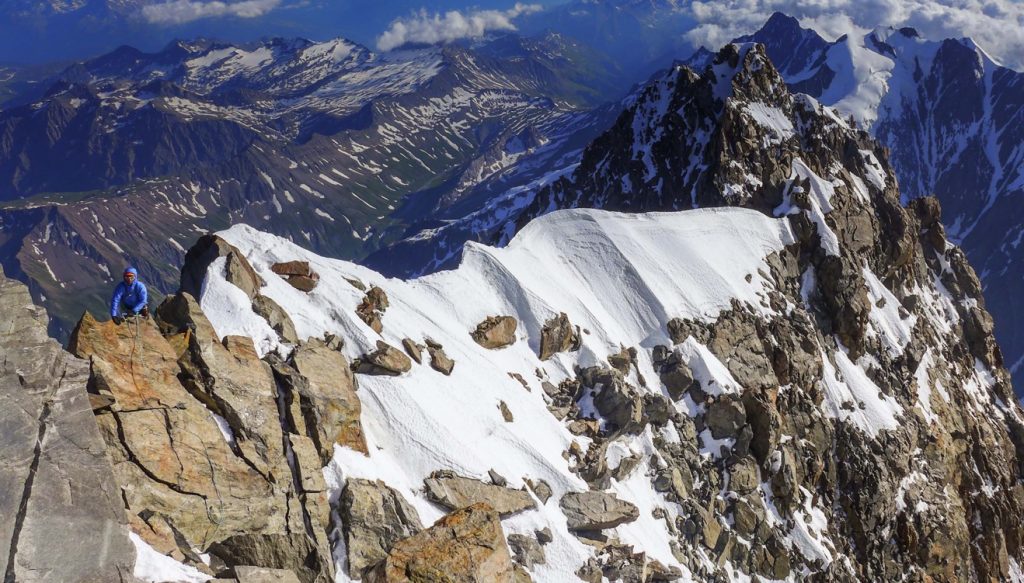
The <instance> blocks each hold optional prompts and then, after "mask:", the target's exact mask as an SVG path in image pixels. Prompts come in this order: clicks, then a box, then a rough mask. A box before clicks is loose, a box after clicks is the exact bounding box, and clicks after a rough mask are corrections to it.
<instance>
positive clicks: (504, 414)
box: [498, 401, 515, 423]
mask: <svg viewBox="0 0 1024 583" xmlns="http://www.w3.org/2000/svg"><path fill="white" fill-rule="evenodd" d="M498 411H501V418H502V419H504V420H505V423H512V422H513V421H515V417H514V416H513V415H512V410H511V409H509V408H508V404H506V403H505V401H498Z"/></svg>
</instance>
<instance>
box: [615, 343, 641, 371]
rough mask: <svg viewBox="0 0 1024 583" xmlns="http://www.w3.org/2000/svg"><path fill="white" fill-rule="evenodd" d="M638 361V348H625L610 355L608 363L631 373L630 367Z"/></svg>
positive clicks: (619, 369) (618, 369) (616, 368)
mask: <svg viewBox="0 0 1024 583" xmlns="http://www.w3.org/2000/svg"><path fill="white" fill-rule="evenodd" d="M635 362H636V348H625V347H623V348H622V350H620V351H618V352H616V353H615V354H609V355H608V364H610V365H612V368H614V369H615V370H617V371H619V372H621V373H622V374H624V375H626V374H629V369H630V367H631V366H633V363H635Z"/></svg>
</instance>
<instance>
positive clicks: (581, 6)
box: [516, 0, 696, 82]
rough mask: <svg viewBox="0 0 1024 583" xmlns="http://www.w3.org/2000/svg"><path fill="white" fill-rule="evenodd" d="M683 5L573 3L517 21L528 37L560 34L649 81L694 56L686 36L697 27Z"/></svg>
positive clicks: (638, 0) (678, 0)
mask: <svg viewBox="0 0 1024 583" xmlns="http://www.w3.org/2000/svg"><path fill="white" fill-rule="evenodd" d="M687 4H688V3H687V2H684V1H682V0H572V1H570V2H566V3H564V4H558V5H555V6H550V7H548V8H547V9H546V10H544V11H542V12H538V13H535V14H531V15H526V16H523V17H522V18H520V19H519V20H517V21H516V24H517V26H518V28H519V29H520V31H522V32H523V33H524V34H538V33H543V32H545V31H553V32H558V33H560V34H564V35H566V36H569V37H572V38H576V39H578V40H580V41H582V42H583V43H584V44H586V45H588V46H591V47H593V48H594V50H597V51H600V52H602V53H604V54H605V55H608V56H609V58H611V59H613V60H614V61H615V62H616V63H618V64H619V66H621V67H622V68H623V69H624V70H625V71H627V72H628V73H629V74H630V77H629V81H631V82H637V81H640V80H642V79H645V78H646V77H648V76H649V75H651V74H652V73H654V72H655V71H656V70H658V69H661V68H663V67H665V66H666V65H667V64H668V63H670V62H672V60H673V59H674V58H677V57H679V56H686V55H689V54H690V53H692V52H693V46H692V43H691V42H690V41H688V40H686V39H685V38H684V36H683V35H685V34H686V32H687V31H689V30H690V29H692V28H693V27H694V25H695V24H696V21H695V20H694V19H693V16H692V15H691V13H692V11H691V9H690V7H689V6H688V5H687Z"/></svg>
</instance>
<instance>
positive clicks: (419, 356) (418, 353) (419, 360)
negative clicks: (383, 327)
mask: <svg viewBox="0 0 1024 583" xmlns="http://www.w3.org/2000/svg"><path fill="white" fill-rule="evenodd" d="M402 348H404V349H405V353H406V354H408V355H409V358H411V359H413V361H414V362H415V363H416V364H423V346H422V345H421V344H419V343H418V342H416V341H415V340H413V339H412V338H402Z"/></svg>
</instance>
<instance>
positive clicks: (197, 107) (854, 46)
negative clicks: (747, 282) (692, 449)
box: [0, 2, 1024, 385]
mask: <svg viewBox="0 0 1024 583" xmlns="http://www.w3.org/2000/svg"><path fill="white" fill-rule="evenodd" d="M577 4H579V5H577ZM606 8H607V6H605V5H604V4H603V3H594V4H589V3H582V4H580V3H575V4H568V5H565V6H560V7H553V8H551V9H550V10H548V11H545V12H544V13H543V14H544V18H541V15H540V14H538V15H532V16H531V17H530V18H535V19H540V20H529V19H527V20H524V21H523V22H522V29H523V30H524V31H529V30H533V28H531V27H541V25H542V24H546V25H548V28H549V29H554V28H565V27H569V24H567V23H571V22H575V23H577V24H579V23H590V24H587V25H586V26H584V25H583V24H579V28H580V30H583V29H587V30H599V31H603V32H600V35H603V36H600V39H604V40H599V37H597V36H595V37H593V38H589V39H588V40H589V42H592V43H598V44H600V45H601V49H600V50H597V49H593V48H590V47H589V46H588V45H587V44H586V43H584V42H582V41H580V40H577V39H575V38H574V37H572V36H570V35H568V34H561V33H547V34H545V35H543V36H539V37H522V36H518V35H500V36H497V37H490V38H488V39H485V40H483V41H479V42H465V43H461V44H460V43H456V44H454V45H450V46H447V47H444V48H438V47H410V48H408V49H405V50H400V51H396V52H392V53H383V54H377V53H374V52H372V51H370V50H368V49H366V48H364V47H362V46H360V45H357V44H355V43H352V42H350V41H346V40H343V39H337V40H334V41H330V42H325V43H313V42H310V41H303V40H284V39H276V40H270V41H266V42H261V43H254V44H242V45H234V44H225V43H218V42H214V41H202V40H200V41H192V42H175V43H172V44H171V45H169V46H168V47H166V48H165V49H163V50H161V51H159V52H155V53H144V52H141V51H138V50H135V49H132V48H129V47H123V48H121V49H118V50H117V51H114V52H112V53H110V54H107V55H105V56H102V57H99V58H97V59H93V60H89V61H86V62H83V63H79V64H75V65H72V66H70V67H67V68H65V69H63V70H62V71H61V72H60V73H58V74H56V75H53V74H51V73H44V72H41V71H39V70H35V71H32V72H25V71H24V69H11V70H10V71H11V72H10V73H8V74H7V75H8V77H9V78H10V79H11V81H10V82H9V83H8V85H7V86H5V87H8V88H9V89H8V91H10V94H11V95H12V97H11V98H10V100H9V101H8V104H9V105H8V106H7V107H6V109H4V110H3V111H2V112H0V137H2V139H0V184H2V186H0V199H3V201H4V202H2V203H0V206H2V208H0V222H2V224H3V225H4V229H3V231H2V232H0V263H2V264H3V265H4V267H5V269H6V270H7V272H8V273H9V274H11V275H13V276H15V277H18V278H21V279H22V280H25V281H28V282H29V283H30V288H31V289H32V291H33V294H34V296H35V297H36V299H37V300H39V301H42V302H43V303H44V304H45V305H47V307H48V309H50V311H51V313H52V314H54V316H55V318H56V320H55V322H54V328H53V331H54V333H56V334H58V335H66V334H67V332H68V331H69V330H70V325H71V323H72V322H73V321H74V319H75V318H77V315H78V314H79V313H80V312H81V310H82V309H83V308H84V306H85V305H87V304H91V303H95V302H98V301H100V300H101V299H102V296H103V295H104V294H105V292H106V287H108V286H109V285H110V282H111V280H112V279H113V278H112V277H111V276H110V275H109V274H111V273H115V272H116V271H117V270H118V269H120V267H119V265H120V264H121V263H123V262H125V261H132V262H140V263H141V265H142V266H143V268H144V270H145V271H146V272H147V273H148V274H149V275H148V276H149V278H150V279H151V281H152V282H153V283H154V284H155V287H156V288H158V289H160V290H162V291H169V290H171V289H173V282H174V280H175V272H176V270H175V266H176V264H177V262H178V261H180V258H181V256H182V254H183V253H184V249H185V248H186V247H187V246H188V245H189V243H190V242H191V240H192V239H194V237H195V235H196V234H198V233H200V232H205V230H207V229H211V228H213V229H216V228H221V227H226V226H227V225H229V224H231V223H234V222H239V221H244V222H247V223H250V224H253V225H255V226H257V227H260V228H269V229H271V230H272V231H273V232H275V233H277V234H280V235H283V236H287V237H290V238H291V239H293V240H296V241H306V242H307V243H308V244H309V245H310V246H311V247H312V248H313V249H314V250H316V251H317V252H320V253H324V254H328V255H334V256H340V257H350V258H365V261H366V263H367V264H368V265H371V266H373V267H375V268H377V269H380V270H381V271H383V272H385V273H388V274H391V275H404V276H409V275H415V274H423V273H429V272H431V271H434V270H436V269H441V268H450V267H453V266H454V265H455V264H456V263H457V261H458V258H459V257H460V253H461V249H462V245H463V243H464V242H465V241H466V240H475V241H483V242H488V243H496V244H501V243H503V242H507V241H508V240H509V239H510V238H511V236H512V235H513V234H514V233H515V232H516V230H517V229H518V228H519V227H521V226H522V225H524V224H526V222H527V221H528V219H529V218H530V217H532V216H534V215H535V214H537V213H538V212H541V210H553V209H554V208H558V204H555V205H553V206H549V207H547V208H546V209H539V208H536V205H534V207H535V208H533V209H532V210H529V209H530V206H531V204H532V203H533V201H534V199H535V197H536V195H537V193H538V192H539V191H541V190H544V189H549V190H550V189H551V188H550V187H551V185H552V184H553V183H556V182H558V181H559V180H562V182H565V181H571V180H574V179H573V178H572V175H573V173H576V174H580V175H584V174H587V173H591V172H593V171H594V170H595V167H594V164H595V163H596V162H597V161H599V159H600V151H601V149H602V148H603V146H602V144H601V143H600V142H599V141H598V142H594V140H595V139H596V138H598V137H599V136H600V135H601V134H602V132H604V131H605V130H608V129H610V128H613V126H616V127H617V126H618V125H621V124H623V123H626V122H625V121H623V120H622V118H621V116H622V115H627V114H625V113H622V112H623V110H626V111H628V110H629V109H630V108H631V107H632V106H633V104H634V103H635V102H636V101H637V100H638V99H639V96H641V95H643V93H644V92H645V91H655V90H656V89H654V88H656V87H657V86H658V84H663V83H665V82H667V80H668V79H670V78H671V77H672V76H673V75H675V74H676V73H673V72H672V71H677V67H672V68H670V69H669V70H668V71H669V72H668V73H664V72H663V73H658V74H654V76H653V77H652V78H651V80H650V81H649V82H646V83H642V84H640V85H639V86H637V87H635V88H634V89H633V90H631V91H627V90H626V89H627V88H626V87H625V86H624V85H623V83H624V82H625V81H624V80H625V79H627V78H628V77H629V75H628V74H627V72H626V71H624V70H623V66H624V65H623V63H626V61H625V60H623V59H622V58H618V59H612V58H609V56H608V54H609V53H611V52H616V50H617V49H616V50H613V49H614V47H615V46H618V45H615V42H617V41H615V39H619V40H620V41H621V42H628V39H630V38H637V34H636V30H634V29H638V28H642V27H644V26H652V25H653V24H654V23H655V21H657V23H659V26H660V25H661V24H664V26H665V27H668V28H671V27H674V26H679V27H684V28H685V26H687V25H686V24H685V23H684V22H682V21H679V22H676V21H675V20H673V18H684V16H685V12H684V11H682V10H679V9H678V7H676V6H675V5H673V4H672V3H663V2H655V3H647V2H636V3H631V4H628V6H621V7H619V12H617V13H621V14H624V15H627V16H628V17H626V16H624V17H623V18H622V19H620V20H618V21H615V22H617V23H618V24H617V26H619V27H620V28H614V27H613V28H607V27H606V28H602V27H601V26H596V24H595V23H600V22H604V23H607V22H609V15H608V14H606V13H605V12H604V11H605V9H606ZM659 15H660V16H659ZM669 15H674V16H671V18H670V17H669ZM652 19H653V20H652ZM556 25H557V26H556ZM563 25H564V26H563ZM591 25H595V26H591ZM570 28H571V27H570ZM538 30H539V28H538ZM567 30H568V29H567ZM659 30H660V29H659ZM663 32H664V31H661V32H659V33H658V34H654V33H651V34H649V35H646V36H645V35H641V37H642V38H643V39H644V41H643V42H645V43H646V42H648V41H649V42H651V43H655V41H657V42H661V41H660V40H658V39H665V38H667V37H666V34H662V33H663ZM574 34H577V35H580V34H582V33H580V32H579V31H577V32H576V33H574ZM595 34H597V33H595ZM737 41H738V42H759V43H762V44H764V46H765V47H766V50H767V51H768V54H769V55H770V56H771V58H772V60H773V61H774V62H776V63H778V70H779V72H780V74H781V75H782V77H783V79H784V80H785V81H786V83H787V85H788V86H789V88H790V89H791V90H792V91H794V92H797V93H803V94H806V95H810V96H811V97H813V98H815V99H816V100H817V101H818V102H820V103H821V104H824V105H827V106H831V107H834V108H835V109H836V111H838V112H839V115H841V116H843V117H851V118H852V119H853V121H854V123H856V124H857V126H858V127H862V128H865V129H867V130H868V131H869V132H870V133H871V134H872V135H873V136H875V137H876V138H877V139H879V140H880V141H881V143H883V144H884V145H885V146H886V147H887V148H888V152H889V154H888V155H889V159H890V160H891V163H892V166H893V168H894V171H895V173H896V176H897V178H898V180H899V184H900V189H901V193H902V196H903V197H904V202H906V201H909V200H910V199H912V198H916V197H920V196H925V195H929V194H934V195H935V196H937V197H938V198H939V200H940V201H942V204H943V207H944V209H945V212H944V214H943V217H944V221H945V224H946V228H947V230H948V233H949V236H950V239H951V240H952V241H954V242H956V243H958V244H960V245H961V246H962V248H963V249H964V250H965V252H966V253H967V254H968V256H969V257H970V258H971V259H972V261H974V262H975V263H976V264H977V265H978V269H979V273H980V275H981V281H982V283H983V286H984V288H985V294H986V301H987V304H986V305H987V306H988V308H989V309H990V310H991V312H992V313H993V314H994V316H995V323H994V326H995V333H996V335H997V337H999V338H1000V340H1001V342H1000V344H1001V346H1002V350H1003V352H1004V353H1005V358H1006V361H1007V366H1008V367H1009V368H1010V370H1011V371H1012V372H1013V373H1014V374H1015V375H1016V376H1017V377H1018V378H1019V377H1020V375H1022V374H1024V337H1022V336H1021V332H1020V330H1021V328H1022V327H1021V325H1020V324H1019V322H1020V319H1021V318H1022V317H1024V316H1022V315H1021V314H1020V313H1019V309H1017V308H1016V303H1015V301H1014V298H1015V297H1016V296H1017V295H1019V292H1022V291H1024V289H1021V287H1022V286H1024V283H1022V281H1024V279H1022V277H1021V276H1020V273H1021V270H1022V269H1024V266H1020V265H1019V263H1020V254H1019V253H1017V252H1016V250H1017V248H1018V246H1019V242H1020V239H1021V236H1022V232H1024V231H1022V230H1021V229H1022V227H1021V226H1020V225H1018V224H1016V221H1015V220H1014V218H1013V217H1015V216H1017V214H1018V213H1017V212H1016V211H1017V210H1018V209H1017V207H1016V206H1015V205H1016V204H1017V201H1019V200H1020V197H1019V196H1018V194H1019V192H1020V190H1021V189H1022V188H1024V177H1022V175H1021V170H1020V168H1021V167H1022V166H1021V164H1020V157H1021V155H1022V150H1021V147H1020V144H1021V143H1024V140H1022V136H1021V135H1020V127H1021V124H1019V123H1017V122H1018V121H1019V120H1018V116H1019V114H1018V112H1019V110H1020V105H1021V101H1022V100H1024V96H1022V90H1021V87H1022V84H1021V81H1020V77H1021V74H1020V73H1017V72H1015V71H1012V70H1010V69H1007V68H1004V67H1001V66H999V65H998V64H996V63H995V62H994V61H993V60H992V59H991V58H989V57H988V56H987V55H986V54H985V53H984V51H983V50H982V49H981V48H979V47H978V46H976V45H975V44H974V43H973V42H972V41H970V40H969V39H947V40H943V41H930V40H926V39H923V38H921V36H920V35H919V34H918V33H917V32H916V31H914V30H912V29H900V30H895V29H879V30H876V31H873V32H871V33H870V34H868V35H866V36H863V37H860V38H853V37H843V38H840V39H838V40H836V41H826V40H825V39H823V38H822V37H821V36H820V35H818V34H817V33H816V32H814V31H812V30H809V29H805V28H801V27H800V25H799V23H798V22H797V21H796V20H795V19H792V18H789V17H786V16H785V15H782V14H776V15H774V16H773V17H772V18H771V19H770V20H769V21H768V22H767V23H766V24H765V26H764V27H763V28H762V29H761V30H759V31H758V32H756V33H754V34H752V35H750V36H748V37H742V38H739V39H737ZM645 46H646V45H645ZM680 50H682V49H681V48H679V47H678V46H677V47H675V48H673V47H672V46H670V45H669V44H665V45H657V46H654V45H651V46H650V47H647V48H645V49H644V50H642V51H639V52H635V53H629V54H637V55H640V54H641V53H642V54H643V57H642V59H640V58H639V57H638V59H640V60H637V61H635V62H629V63H628V64H627V65H628V66H627V69H628V71H629V72H631V73H633V74H634V75H636V74H638V73H637V71H639V70H642V69H643V66H642V64H641V63H640V61H641V60H645V61H644V62H646V63H650V62H657V61H658V60H659V59H657V58H654V57H653V56H652V55H657V54H660V53H661V51H666V52H667V53H669V54H671V53H673V52H676V51H680ZM618 52H619V53H623V51H618ZM626 53H628V51H626ZM623 54H625V53H623ZM712 54H713V53H710V52H708V51H698V52H697V53H696V54H694V55H692V56H690V57H688V58H687V59H685V60H683V61H680V64H685V65H687V66H689V67H690V68H691V69H693V70H694V71H695V72H698V73H699V72H701V71H702V70H703V69H704V68H705V67H706V66H707V65H708V63H709V59H710V58H711V55H712ZM649 57H650V58H652V59H653V61H651V60H647V59H648V58H649ZM666 60H667V59H666ZM19 72H20V73H19ZM12 75H13V76H12ZM18 75H20V77H19V76H18ZM39 79H45V81H42V82H38V81H39ZM30 81H36V82H30ZM623 95H625V97H622V96H623ZM40 112H42V113H40ZM617 116H619V117H620V120H619V122H616V117H617ZM612 133H613V134H617V137H616V138H615V139H618V140H625V139H628V136H626V135H625V133H624V131H623V130H621V129H619V130H615V131H613V132H612ZM143 136H145V137H146V139H141V137H143ZM154 136H156V137H157V138H156V139H153V137H154ZM607 139H610V138H607ZM591 142H594V143H591ZM588 146H589V148H590V149H591V150H593V152H592V153H590V154H586V153H585V152H584V149H585V148H587V147H588ZM641 154H642V152H640V151H639V150H638V151H637V152H634V153H633V156H634V157H638V156H641ZM658 155H659V153H658V152H657V150H656V149H655V151H654V154H652V155H650V156H653V157H652V158H651V160H653V159H654V158H657V156H658ZM587 160H589V162H587ZM625 162H626V161H623V164H625ZM635 162H636V160H634V161H633V162H630V164H633V163H635ZM644 163H646V162H644ZM678 164H679V166H678V167H680V168H681V167H686V165H685V164H682V162H678ZM580 165H582V166H580ZM667 168H675V167H673V166H668V167H665V168H662V170H663V171H664V170H666V169H667ZM618 174H619V175H617V176H615V177H612V178H610V180H611V181H613V182H614V181H615V180H619V181H621V180H623V176H624V175H625V171H624V169H623V168H620V169H619V172H618ZM669 174H671V172H669ZM647 175H648V174H643V173H641V174H634V175H632V176H631V177H630V178H629V180H631V181H633V182H631V183H630V185H629V188H626V186H625V185H620V187H618V190H620V191H622V193H627V194H628V193H630V192H631V189H636V188H641V187H640V184H641V183H642V182H643V181H644V180H643V179H644V178H645V177H646V176H647ZM588 176H589V174H588ZM659 177H661V175H660V174H659ZM693 178H694V177H693V176H689V177H683V178H681V182H680V183H679V184H677V185H676V187H677V188H680V189H684V190H682V191H679V192H678V193H677V195H673V196H670V197H667V198H666V197H661V198H658V197H652V198H649V199H645V202H644V203H643V205H642V207H641V208H644V209H661V210H671V209H676V208H684V207H686V206H687V204H689V206H694V205H696V206H701V204H702V203H701V202H700V199H701V198H702V197H707V196H709V195H707V194H705V193H703V192H696V191H692V190H686V189H697V190H698V191H704V190H709V189H710V190H716V192H717V194H716V195H715V196H724V195H725V191H724V190H723V189H725V188H726V187H731V184H730V183H728V182H727V181H725V180H724V179H720V180H719V182H718V183H716V184H703V183H701V184H697V183H695V182H693V181H692V179H693ZM734 178H735V177H734ZM637 180H639V182H636V181H637ZM734 182H735V180H734ZM558 188H561V187H558ZM603 188H606V187H603ZM590 194H591V195H593V194H595V193H590ZM620 194H621V193H620ZM614 198H615V197H614V196H613V197H611V198H610V199H591V200H585V199H571V200H570V199H566V200H563V201H561V202H560V203H559V204H564V205H569V206H571V205H577V204H584V205H591V206H596V207H603V206H604V205H605V204H607V202H608V200H611V201H612V204H611V208H618V207H616V206H615V204H614ZM687 199H689V203H687ZM292 200H294V201H296V202H295V203H294V209H296V212H294V213H293V212H284V211H285V209H290V208H293V207H292V203H291V202H290V201H292ZM545 200H546V199H545ZM624 200H626V201H629V200H631V198H630V197H629V196H626V197H625V198H624ZM538 204H539V203H538ZM630 204H634V205H635V204H637V203H636V202H635V201H634V202H631V203H630ZM524 211H525V212H524ZM339 221H340V223H339ZM341 223H343V226H342V228H337V227H338V226H339V225H340V224H341ZM44 259H45V260H44ZM62 286H63V287H62ZM69 290H74V293H71V292H70V291H69ZM1022 384H1024V380H1021V381H1020V382H1018V385H1022Z"/></svg>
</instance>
